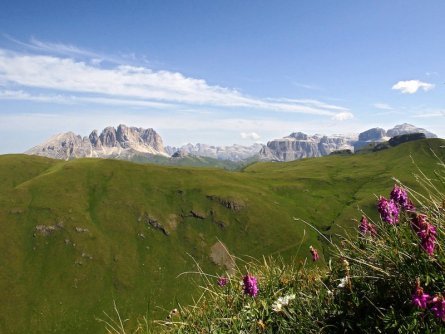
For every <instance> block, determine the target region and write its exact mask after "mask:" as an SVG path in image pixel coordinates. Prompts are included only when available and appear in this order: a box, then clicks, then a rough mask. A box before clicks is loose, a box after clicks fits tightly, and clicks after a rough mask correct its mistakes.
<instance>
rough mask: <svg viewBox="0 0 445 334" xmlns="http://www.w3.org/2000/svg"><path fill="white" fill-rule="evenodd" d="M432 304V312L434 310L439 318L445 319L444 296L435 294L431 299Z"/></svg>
mask: <svg viewBox="0 0 445 334" xmlns="http://www.w3.org/2000/svg"><path fill="white" fill-rule="evenodd" d="M431 305H432V306H431V312H433V314H434V315H435V316H436V317H437V318H439V319H441V320H442V321H445V300H444V298H443V296H442V295H435V296H434V297H433V298H432V299H431Z"/></svg>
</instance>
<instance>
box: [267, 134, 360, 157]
mask: <svg viewBox="0 0 445 334" xmlns="http://www.w3.org/2000/svg"><path fill="white" fill-rule="evenodd" d="M354 139H355V137H348V136H329V137H328V136H320V135H313V136H308V135H306V134H304V133H302V132H294V133H292V134H290V135H289V136H287V137H284V138H282V139H275V140H272V141H270V142H268V143H267V146H266V147H263V148H262V149H261V152H260V157H261V159H262V160H276V161H292V160H297V159H303V158H312V157H321V156H324V155H328V154H330V153H331V152H334V151H338V150H346V149H349V150H353V146H352V144H353V142H354Z"/></svg>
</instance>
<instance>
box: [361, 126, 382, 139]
mask: <svg viewBox="0 0 445 334" xmlns="http://www.w3.org/2000/svg"><path fill="white" fill-rule="evenodd" d="M385 136H386V131H385V129H382V128H372V129H369V130H366V131H365V132H362V133H360V134H359V135H358V140H360V141H368V140H381V139H383V138H384V137H385Z"/></svg>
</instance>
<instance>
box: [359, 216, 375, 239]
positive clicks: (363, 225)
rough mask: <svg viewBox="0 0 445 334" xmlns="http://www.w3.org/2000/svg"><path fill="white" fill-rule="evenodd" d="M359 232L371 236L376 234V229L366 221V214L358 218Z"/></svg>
mask: <svg viewBox="0 0 445 334" xmlns="http://www.w3.org/2000/svg"><path fill="white" fill-rule="evenodd" d="M358 229H359V231H360V233H361V234H362V235H364V236H365V235H366V234H368V233H369V234H370V235H371V236H372V237H375V236H376V235H377V230H376V228H375V226H374V225H373V224H371V223H370V222H368V219H367V218H366V216H362V219H360V225H359V227H358Z"/></svg>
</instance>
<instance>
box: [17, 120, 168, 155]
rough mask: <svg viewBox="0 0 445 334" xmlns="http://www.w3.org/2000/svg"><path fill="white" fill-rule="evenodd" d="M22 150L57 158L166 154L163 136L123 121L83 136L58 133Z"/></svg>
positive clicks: (71, 133)
mask: <svg viewBox="0 0 445 334" xmlns="http://www.w3.org/2000/svg"><path fill="white" fill-rule="evenodd" d="M25 153H27V154H36V155H42V156H46V157H49V158H56V159H72V158H81V157H100V158H119V157H120V158H123V159H126V158H129V157H131V156H133V155H135V154H150V155H164V156H167V153H166V152H165V150H164V145H163V143H162V138H161V136H159V134H157V133H156V131H154V130H153V129H143V128H136V127H127V126H126V125H124V124H120V125H119V126H118V127H117V129H115V128H114V127H112V126H109V127H106V128H105V129H103V130H102V132H101V133H100V134H99V132H98V131H97V130H93V131H92V132H91V133H90V135H89V136H88V137H84V138H82V137H81V136H79V135H76V134H74V133H73V132H67V133H64V134H59V135H56V136H53V137H51V138H50V139H49V140H47V141H46V142H45V143H43V144H41V145H38V146H36V147H33V148H32V149H30V150H28V151H27V152H25Z"/></svg>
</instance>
